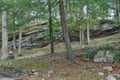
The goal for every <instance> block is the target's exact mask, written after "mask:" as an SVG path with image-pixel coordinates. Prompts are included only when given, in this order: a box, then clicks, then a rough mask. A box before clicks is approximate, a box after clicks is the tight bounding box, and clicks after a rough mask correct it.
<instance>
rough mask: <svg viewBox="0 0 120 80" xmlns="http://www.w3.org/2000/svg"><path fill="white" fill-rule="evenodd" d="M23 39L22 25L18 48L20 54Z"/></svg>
mask: <svg viewBox="0 0 120 80" xmlns="http://www.w3.org/2000/svg"><path fill="white" fill-rule="evenodd" d="M21 41H22V27H20V32H19V49H18V53H19V55H21V54H20V53H21Z"/></svg>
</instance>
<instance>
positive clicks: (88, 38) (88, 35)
mask: <svg viewBox="0 0 120 80" xmlns="http://www.w3.org/2000/svg"><path fill="white" fill-rule="evenodd" d="M87 42H88V44H90V30H89V23H87Z"/></svg>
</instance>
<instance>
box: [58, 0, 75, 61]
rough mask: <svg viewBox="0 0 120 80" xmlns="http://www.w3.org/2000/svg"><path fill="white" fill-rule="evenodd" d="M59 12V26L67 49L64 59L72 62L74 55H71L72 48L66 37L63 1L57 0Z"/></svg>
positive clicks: (67, 36)
mask: <svg viewBox="0 0 120 80" xmlns="http://www.w3.org/2000/svg"><path fill="white" fill-rule="evenodd" d="M59 10H60V16H61V25H62V31H63V37H64V40H65V45H66V49H67V53H66V58H67V59H68V60H72V59H73V58H74V53H73V50H72V47H71V44H70V38H69V35H68V31H67V26H66V20H65V13H64V2H63V0H59Z"/></svg>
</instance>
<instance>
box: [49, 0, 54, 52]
mask: <svg viewBox="0 0 120 80" xmlns="http://www.w3.org/2000/svg"><path fill="white" fill-rule="evenodd" d="M48 7H49V32H50V43H51V54H53V53H54V40H53V27H52V17H51V13H52V11H51V1H50V0H48Z"/></svg>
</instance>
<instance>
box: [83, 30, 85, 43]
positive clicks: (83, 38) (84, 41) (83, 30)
mask: <svg viewBox="0 0 120 80" xmlns="http://www.w3.org/2000/svg"><path fill="white" fill-rule="evenodd" d="M84 42H85V41H84V30H82V43H83V44H84Z"/></svg>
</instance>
